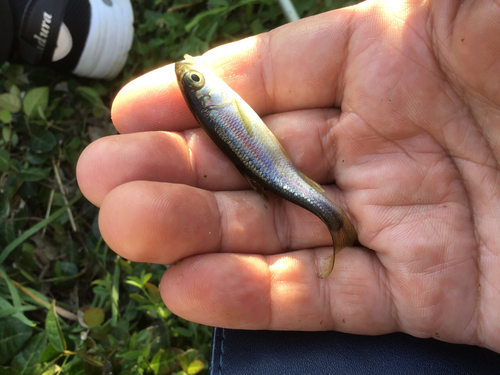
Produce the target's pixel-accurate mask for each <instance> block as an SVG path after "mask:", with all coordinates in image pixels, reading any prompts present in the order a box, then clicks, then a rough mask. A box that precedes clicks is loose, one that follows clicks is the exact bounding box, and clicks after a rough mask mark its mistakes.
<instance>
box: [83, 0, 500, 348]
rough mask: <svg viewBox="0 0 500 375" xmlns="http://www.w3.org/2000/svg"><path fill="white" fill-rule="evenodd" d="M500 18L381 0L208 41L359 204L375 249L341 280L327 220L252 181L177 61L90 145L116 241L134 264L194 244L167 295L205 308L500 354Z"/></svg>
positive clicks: (322, 174) (290, 142) (117, 110)
mask: <svg viewBox="0 0 500 375" xmlns="http://www.w3.org/2000/svg"><path fill="white" fill-rule="evenodd" d="M483 3H484V4H483ZM498 25H500V9H499V8H498V6H497V5H495V3H489V2H475V1H465V2H455V1H445V0H443V1H434V2H424V3H421V2H415V3H413V2H391V3H389V4H386V3H384V2H367V3H363V4H361V5H358V6H355V7H351V8H346V9H343V10H339V11H334V12H330V13H325V14H322V15H319V16H316V17H311V18H308V19H304V20H301V21H298V22H296V23H293V24H288V25H286V26H283V27H281V28H279V29H276V30H274V31H272V32H270V33H268V34H263V35H259V36H257V37H254V38H249V39H246V40H243V41H240V42H237V43H233V44H229V45H226V46H223V47H219V48H217V49H214V50H212V51H209V52H208V53H207V54H205V56H204V61H205V63H206V65H208V66H210V67H212V68H213V69H214V71H215V72H216V74H218V75H219V76H220V77H221V78H223V79H224V80H225V81H226V82H227V83H228V84H229V85H230V86H232V87H233V88H234V89H235V90H236V91H237V92H238V93H239V94H240V95H241V96H242V97H243V98H244V99H245V100H246V101H247V102H248V103H249V104H250V105H251V106H252V107H253V108H254V109H255V110H256V111H257V112H258V113H260V114H261V115H262V116H263V119H264V121H265V122H266V124H267V125H268V126H269V127H270V128H271V130H272V131H273V132H274V133H275V135H276V136H277V138H278V139H279V140H280V142H281V143H282V144H283V146H284V148H285V149H286V150H287V151H288V153H289V154H290V156H291V158H292V160H293V162H294V163H295V164H296V165H297V167H299V169H301V170H302V171H303V172H304V173H306V174H307V175H308V176H310V177H311V178H313V179H315V180H316V181H318V182H320V183H321V184H322V185H323V187H324V188H325V190H326V193H325V194H326V195H327V196H329V197H330V198H331V199H332V200H334V201H335V202H337V203H338V204H339V205H340V206H341V207H342V208H343V209H344V210H345V211H346V213H347V214H348V215H349V216H350V218H351V219H352V221H353V223H354V225H355V227H356V229H357V231H358V235H359V241H360V243H361V245H362V246H359V247H354V248H347V249H345V250H344V251H342V252H341V253H339V254H338V255H337V258H336V265H335V268H334V271H333V273H332V275H331V276H330V277H328V278H327V279H324V280H322V279H319V278H318V277H317V276H316V271H317V262H318V259H319V258H320V257H322V256H324V255H325V254H328V252H329V251H331V240H330V235H329V233H328V230H327V229H326V227H325V226H324V224H323V223H322V222H321V221H320V220H319V219H318V218H316V217H315V216H314V215H312V214H311V213H309V212H307V211H305V210H303V209H302V208H299V207H297V206H295V205H293V204H291V203H288V202H286V201H283V200H282V199H279V198H277V197H275V196H273V195H272V194H269V198H270V199H269V203H268V202H266V201H265V200H263V199H262V197H260V196H258V195H257V194H256V193H254V192H253V191H252V190H251V188H250V187H249V185H248V184H247V183H246V181H245V180H244V179H243V178H242V177H241V176H240V175H239V173H238V172H237V170H236V169H235V168H234V167H233V166H232V165H231V164H230V162H229V161H228V160H227V159H226V158H225V157H224V156H223V155H222V153H221V152H220V151H219V150H218V149H217V148H216V147H215V146H214V145H213V143H212V142H211V141H210V139H209V138H208V137H207V136H206V135H205V134H204V133H203V131H202V130H201V129H200V128H199V127H198V126H197V124H196V122H195V120H194V118H193V117H192V116H191V114H190V113H189V111H188V109H187V107H186V105H185V104H184V102H183V99H182V96H181V93H180V91H179V89H178V87H177V83H176V81H175V75H174V71H173V66H172V65H170V66H167V67H165V68H162V69H159V70H157V71H154V72H151V73H149V74H147V75H145V76H143V77H141V78H139V79H137V80H135V81H133V82H132V83H130V84H129V85H127V86H126V87H125V88H124V89H123V90H122V91H121V92H120V94H119V95H118V96H117V98H116V100H115V103H114V106H113V111H112V114H113V121H114V123H115V125H116V127H117V129H118V130H119V131H120V132H121V133H122V135H120V136H114V137H108V138H103V139H100V140H99V141H97V142H95V143H93V144H92V145H90V146H89V147H88V148H87V149H86V150H85V151H84V153H83V154H82V157H81V159H80V162H79V165H78V180H79V183H80V186H81V189H82V191H83V193H84V194H85V195H86V196H87V198H88V199H89V200H90V201H92V202H93V203H94V204H96V205H98V206H100V207H101V211H100V218H99V224H100V228H101V232H102V235H103V237H104V239H105V240H106V241H107V243H108V244H109V245H110V246H111V248H113V249H114V250H115V251H116V252H118V253H119V254H121V255H122V256H124V257H126V258H128V259H131V260H135V261H145V262H157V263H166V264H173V263H175V262H178V261H179V260H181V259H182V262H180V263H178V264H176V265H175V266H173V267H170V268H169V269H168V271H167V272H166V273H165V276H164V278H163V281H162V285H161V289H162V295H163V298H164V300H165V303H166V304H167V306H168V307H169V308H170V309H171V310H172V311H173V312H175V313H177V314H178V315H180V316H182V317H184V318H186V319H190V320H193V321H197V322H201V323H205V324H210V325H217V326H222V327H231V328H244V329H294V330H325V329H334V330H339V331H344V332H352V333H362V334H382V333H387V332H393V331H404V332H407V333H409V334H412V335H415V336H419V337H431V336H432V337H435V338H438V339H441V340H445V341H449V342H460V343H468V344H477V345H481V346H485V347H488V348H490V349H493V350H496V351H497V352H500V335H498V334H497V333H498V332H500V319H498V316H499V311H500V272H498V271H499V270H500V257H499V256H500V228H499V222H500V184H499V181H500V171H499V157H500V127H499V125H498V121H499V115H500V108H499V106H500V43H498V40H500V27H498ZM163 131H166V132H163Z"/></svg>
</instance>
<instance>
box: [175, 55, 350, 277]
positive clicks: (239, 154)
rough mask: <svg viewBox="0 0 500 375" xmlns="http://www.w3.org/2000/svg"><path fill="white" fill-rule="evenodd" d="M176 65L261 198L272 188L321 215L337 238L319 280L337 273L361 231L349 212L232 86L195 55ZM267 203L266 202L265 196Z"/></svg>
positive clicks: (208, 127) (189, 99)
mask: <svg viewBox="0 0 500 375" xmlns="http://www.w3.org/2000/svg"><path fill="white" fill-rule="evenodd" d="M184 58H185V60H183V61H179V62H176V63H175V73H176V75H177V82H178V84H179V87H180V89H181V91H182V95H183V96H184V100H185V101H186V103H187V105H188V107H189V109H190V110H191V112H192V113H193V115H194V117H195V118H196V120H197V121H198V122H199V124H200V125H201V127H202V128H203V129H204V130H205V132H206V133H207V134H208V135H209V136H210V138H211V139H212V140H213V141H214V142H215V144H216V145H217V146H218V147H219V148H220V149H221V150H222V152H223V153H224V154H225V155H226V156H227V157H228V158H229V159H230V160H231V161H232V162H233V164H234V165H235V166H236V168H237V169H238V170H239V171H240V173H241V174H242V175H243V176H244V177H246V178H247V180H248V182H250V185H252V187H253V188H254V189H255V190H256V191H257V192H258V193H259V194H261V195H263V196H264V197H265V195H264V189H268V190H270V191H272V192H273V193H275V194H277V195H279V196H280V197H282V198H284V199H286V200H288V201H290V202H293V203H295V204H297V205H299V206H301V207H303V208H305V209H306V210H308V211H310V212H312V213H313V214H315V215H316V216H318V217H319V218H320V219H321V220H323V222H324V223H325V224H326V226H327V227H328V230H329V231H330V234H331V236H332V240H333V255H332V256H331V257H330V258H329V259H328V261H327V262H326V264H320V265H319V272H318V276H319V277H321V278H325V277H327V276H328V275H329V274H330V273H331V272H332V269H333V265H334V260H335V252H336V251H339V250H341V249H342V248H344V247H346V246H351V245H352V244H353V243H354V242H355V241H356V240H357V233H356V230H355V229H354V226H353V225H352V223H351V221H350V220H349V218H348V217H347V216H346V214H345V212H344V211H343V210H342V209H341V208H340V207H339V206H337V205H336V204H335V203H333V202H331V201H330V200H329V199H327V198H326V197H325V196H324V195H323V192H324V190H323V189H322V187H321V186H320V185H319V184H318V183H317V182H314V181H313V180H311V179H310V178H309V177H307V176H305V175H304V174H303V173H302V172H301V171H299V170H298V169H297V168H296V167H295V166H294V165H293V164H292V162H291V160H290V158H289V157H288V155H287V153H286V152H285V150H284V149H283V147H282V146H281V144H280V143H279V142H278V140H277V139H276V137H275V136H274V134H273V133H271V131H270V130H269V129H268V127H267V126H266V125H265V124H264V122H263V121H262V120H261V118H260V117H259V116H258V115H257V113H255V111H254V110H253V109H252V108H250V106H249V105H248V104H247V103H245V102H244V101H243V99H241V97H240V96H239V95H238V94H236V93H235V92H234V91H233V90H232V89H231V88H230V87H229V86H228V85H227V84H225V83H224V82H223V81H222V80H221V79H220V78H218V77H217V76H216V75H215V74H214V73H213V72H212V71H210V70H209V69H208V68H206V67H205V66H204V65H202V64H200V63H198V62H197V61H196V60H195V59H194V58H193V57H191V56H189V55H184ZM266 199H267V198H266Z"/></svg>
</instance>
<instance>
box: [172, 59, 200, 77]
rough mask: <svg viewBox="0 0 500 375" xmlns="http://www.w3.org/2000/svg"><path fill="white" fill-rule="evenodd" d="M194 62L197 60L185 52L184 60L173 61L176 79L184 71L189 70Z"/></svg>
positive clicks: (182, 74) (182, 75) (181, 75)
mask: <svg viewBox="0 0 500 375" xmlns="http://www.w3.org/2000/svg"><path fill="white" fill-rule="evenodd" d="M196 64H197V62H196V60H195V59H194V58H193V57H191V56H189V55H187V54H186V55H184V60H181V61H177V62H176V63H175V75H176V76H177V78H178V79H181V78H182V77H184V75H185V74H186V73H188V72H190V71H191V70H192V69H193V66H194V65H196Z"/></svg>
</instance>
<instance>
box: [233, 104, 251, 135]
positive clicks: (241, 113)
mask: <svg viewBox="0 0 500 375" xmlns="http://www.w3.org/2000/svg"><path fill="white" fill-rule="evenodd" d="M233 105H234V107H235V108H236V110H237V111H238V115H239V116H240V119H241V122H242V123H243V127H244V128H245V130H246V131H247V133H248V135H250V136H253V133H254V129H253V127H252V121H251V120H250V118H249V117H248V115H247V114H246V112H245V111H244V110H243V108H241V105H240V103H238V101H237V100H233Z"/></svg>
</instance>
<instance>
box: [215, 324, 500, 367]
mask: <svg viewBox="0 0 500 375" xmlns="http://www.w3.org/2000/svg"><path fill="white" fill-rule="evenodd" d="M210 374H211V375H227V374H237V375H249V374H259V375H266V374H273V375H275V374H287V375H295V374H297V375H299V374H300V375H303V374H318V375H319V374H478V375H479V374H481V375H484V374H500V354H497V353H494V352H492V351H490V350H487V349H484V348H479V347H476V346H468V345H455V344H447V343H444V342H441V341H438V340H434V339H417V338H414V337H412V336H408V335H405V334H402V333H393V334H389V335H383V336H358V335H349V334H345V333H339V332H280V331H242V330H232V329H223V328H215V329H214V335H213V340H212V358H211V363H210Z"/></svg>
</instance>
